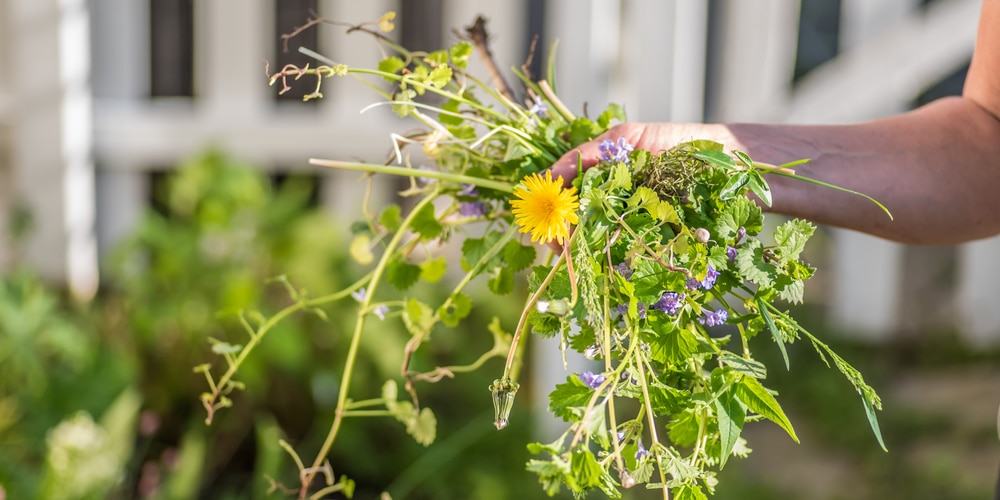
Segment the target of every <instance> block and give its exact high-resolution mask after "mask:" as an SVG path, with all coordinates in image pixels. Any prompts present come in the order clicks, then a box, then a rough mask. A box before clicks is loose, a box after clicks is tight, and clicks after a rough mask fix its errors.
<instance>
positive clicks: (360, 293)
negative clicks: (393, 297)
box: [351, 287, 368, 302]
mask: <svg viewBox="0 0 1000 500" xmlns="http://www.w3.org/2000/svg"><path fill="white" fill-rule="evenodd" d="M367 295H368V290H365V289H364V287H362V288H359V289H357V290H355V291H353V292H351V297H352V298H354V300H356V301H358V302H363V301H364V300H365V296H367Z"/></svg>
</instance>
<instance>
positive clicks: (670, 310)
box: [652, 292, 684, 316]
mask: <svg viewBox="0 0 1000 500" xmlns="http://www.w3.org/2000/svg"><path fill="white" fill-rule="evenodd" d="M683 301H684V294H683V293H677V292H663V294H662V295H660V300H657V301H656V303H655V304H653V305H652V307H653V309H656V310H658V311H660V312H662V313H664V314H668V315H670V316H676V315H677V313H679V312H681V306H683V303H682V302H683Z"/></svg>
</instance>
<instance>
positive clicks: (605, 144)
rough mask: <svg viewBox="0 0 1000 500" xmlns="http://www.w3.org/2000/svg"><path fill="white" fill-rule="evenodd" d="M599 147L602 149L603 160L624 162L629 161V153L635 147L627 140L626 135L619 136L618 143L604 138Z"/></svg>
mask: <svg viewBox="0 0 1000 500" xmlns="http://www.w3.org/2000/svg"><path fill="white" fill-rule="evenodd" d="M597 148H598V149H599V150H600V151H601V160H603V161H607V162H622V163H628V162H629V157H628V154H629V153H631V152H632V150H633V149H635V148H634V147H633V146H632V145H631V144H629V143H628V142H626V141H625V138H624V137H619V138H618V142H617V143H615V142H614V141H612V140H611V139H604V141H602V142H601V144H600V145H599V146H598V147H597Z"/></svg>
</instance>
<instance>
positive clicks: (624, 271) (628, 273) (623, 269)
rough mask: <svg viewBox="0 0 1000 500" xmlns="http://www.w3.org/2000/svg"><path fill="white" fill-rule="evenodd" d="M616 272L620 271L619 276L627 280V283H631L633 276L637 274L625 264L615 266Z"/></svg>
mask: <svg viewBox="0 0 1000 500" xmlns="http://www.w3.org/2000/svg"><path fill="white" fill-rule="evenodd" d="M615 271H618V274H620V275H622V278H625V281H631V280H632V274H633V273H635V271H633V270H632V268H631V267H629V266H628V264H626V263H624V262H622V263H621V264H618V265H617V266H615Z"/></svg>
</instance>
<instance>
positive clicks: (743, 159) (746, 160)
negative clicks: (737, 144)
mask: <svg viewBox="0 0 1000 500" xmlns="http://www.w3.org/2000/svg"><path fill="white" fill-rule="evenodd" d="M733 156H735V157H736V158H737V159H738V160H740V163H742V164H743V165H746V166H747V167H748V168H749V167H752V166H753V160H751V159H750V155H748V154H746V153H744V152H743V151H735V150H734V151H733Z"/></svg>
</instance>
